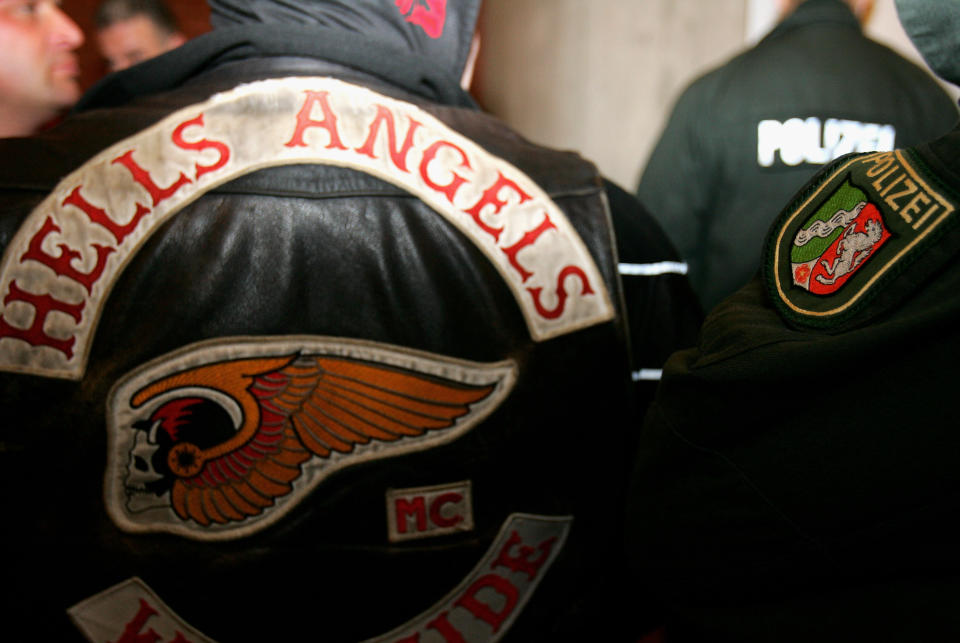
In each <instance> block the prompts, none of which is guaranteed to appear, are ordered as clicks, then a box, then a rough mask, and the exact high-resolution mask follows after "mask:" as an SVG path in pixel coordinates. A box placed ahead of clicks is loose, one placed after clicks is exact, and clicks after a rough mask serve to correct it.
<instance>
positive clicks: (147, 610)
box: [117, 598, 160, 643]
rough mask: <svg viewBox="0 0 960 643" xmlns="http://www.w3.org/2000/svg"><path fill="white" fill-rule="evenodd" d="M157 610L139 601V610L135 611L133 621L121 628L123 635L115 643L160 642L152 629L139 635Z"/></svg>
mask: <svg viewBox="0 0 960 643" xmlns="http://www.w3.org/2000/svg"><path fill="white" fill-rule="evenodd" d="M156 614H157V610H155V609H153V608H152V607H151V606H150V604H149V603H147V601H145V600H143V599H142V598H141V599H140V609H139V610H137V614H136V616H134V617H133V620H132V621H130V622H129V623H127V626H126V627H125V628H123V635H122V636H121V637H120V638H119V639H117V643H156V642H157V641H159V640H160V635H159V634H157V633H156V632H154V631H153V630H152V629H151V630H147V632H146V633H145V634H141V633H140V630H142V629H143V626H144V625H146V624H147V621H148V620H149V619H150V617H151V616H155V615H156Z"/></svg>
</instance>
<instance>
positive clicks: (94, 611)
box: [67, 578, 213, 643]
mask: <svg viewBox="0 0 960 643" xmlns="http://www.w3.org/2000/svg"><path fill="white" fill-rule="evenodd" d="M67 614H69V615H70V619H71V620H72V621H73V624H74V625H76V626H77V629H79V630H80V631H81V632H83V634H84V636H86V637H87V639H89V640H90V641H92V642H93V643H103V642H104V641H112V642H113V643H144V642H149V643H213V639H210V638H207V637H206V636H204V635H203V634H201V633H200V632H199V631H198V630H196V629H194V628H193V627H191V626H190V625H188V624H187V623H186V621H184V620H183V619H181V618H180V617H179V616H177V615H176V614H175V613H174V611H173V610H171V609H170V608H169V607H167V605H166V604H165V603H164V602H163V601H162V600H160V597H159V596H157V595H156V594H155V593H154V592H153V590H152V589H150V588H149V587H147V584H146V583H144V582H143V581H142V580H140V579H139V578H131V579H129V580H125V581H124V582H122V583H119V584H117V585H114V586H113V587H111V588H110V589H107V590H104V591H102V592H100V593H99V594H97V595H96V596H92V597H90V598H88V599H87V600H85V601H83V602H81V603H77V604H76V605H74V606H73V607H71V608H70V609H68V610H67Z"/></svg>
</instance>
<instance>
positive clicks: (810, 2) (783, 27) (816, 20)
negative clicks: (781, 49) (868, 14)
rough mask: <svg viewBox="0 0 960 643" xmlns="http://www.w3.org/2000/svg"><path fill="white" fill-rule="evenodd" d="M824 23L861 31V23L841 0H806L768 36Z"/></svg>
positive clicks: (772, 36)
mask: <svg viewBox="0 0 960 643" xmlns="http://www.w3.org/2000/svg"><path fill="white" fill-rule="evenodd" d="M823 23H835V24H838V25H844V26H847V27H850V28H853V29H856V30H857V31H860V23H859V22H857V18H856V16H854V15H853V12H852V11H851V10H850V7H848V6H847V5H846V4H845V3H843V2H842V1H841V0H806V2H804V3H802V4H801V5H800V6H798V7H797V8H796V9H795V10H794V11H793V13H791V14H790V15H788V16H787V17H786V18H784V19H783V20H782V21H781V22H780V24H778V25H777V26H776V27H775V28H774V30H773V31H772V32H771V33H770V34H769V35H768V36H767V37H768V38H775V37H778V36H780V35H782V34H784V33H786V32H788V31H792V30H794V29H798V28H801V27H806V26H808V25H812V24H823Z"/></svg>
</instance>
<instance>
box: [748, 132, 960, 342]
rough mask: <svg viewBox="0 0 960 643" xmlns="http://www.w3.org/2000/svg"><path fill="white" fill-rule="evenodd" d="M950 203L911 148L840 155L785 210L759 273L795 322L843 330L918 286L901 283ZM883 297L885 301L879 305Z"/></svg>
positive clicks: (941, 225)
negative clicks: (904, 274)
mask: <svg viewBox="0 0 960 643" xmlns="http://www.w3.org/2000/svg"><path fill="white" fill-rule="evenodd" d="M956 204H957V200H956V197H955V196H953V195H952V194H950V193H948V190H947V189H946V188H944V187H942V186H941V185H940V183H939V181H937V179H936V177H934V176H933V175H931V174H929V173H927V172H926V170H925V167H924V166H923V165H922V164H921V163H920V161H919V160H918V159H916V158H915V157H914V156H912V155H911V154H910V153H909V152H905V151H896V152H882V153H874V154H866V155H860V156H855V157H847V158H845V159H841V160H840V161H838V162H837V163H836V164H834V165H833V166H831V167H830V168H828V169H826V170H825V171H824V172H823V174H821V176H820V180H819V182H817V183H815V184H813V186H812V188H811V189H810V190H808V191H807V192H806V193H804V194H803V195H802V196H801V197H800V198H799V199H798V200H797V201H795V202H794V203H793V204H792V205H791V206H790V207H788V208H787V209H786V210H785V211H784V212H783V213H782V214H781V215H780V218H779V219H778V221H777V222H776V223H775V224H774V227H773V229H772V230H771V233H770V236H769V237H768V241H767V248H766V260H765V262H764V271H765V272H764V275H765V281H766V283H767V288H768V290H769V292H770V294H771V296H772V299H773V301H774V303H775V305H776V306H777V308H778V309H779V311H780V313H781V314H782V315H783V316H784V317H786V318H787V319H788V320H790V321H791V322H793V323H794V324H797V325H800V326H811V327H819V328H840V327H842V326H844V325H845V324H848V323H851V322H856V321H857V320H862V319H864V318H865V317H864V316H870V315H873V314H876V313H878V312H880V310H881V309H883V310H885V309H886V308H887V307H889V306H891V305H893V304H894V303H895V302H896V301H899V300H900V299H901V298H902V297H904V296H907V295H908V294H909V293H911V292H912V291H913V290H914V289H915V288H916V281H915V280H900V281H898V280H897V278H898V277H899V276H900V275H902V274H903V273H904V271H905V270H906V269H907V268H908V267H910V266H913V265H915V264H916V263H917V262H918V261H919V262H920V263H921V264H923V263H930V262H931V261H937V260H939V259H938V257H939V253H933V255H934V256H933V257H928V256H927V255H926V254H925V253H926V252H927V251H928V250H929V249H931V248H933V247H935V246H936V245H937V243H938V241H939V240H940V239H941V237H942V236H943V234H944V232H945V231H946V230H947V228H948V227H949V225H948V222H949V224H952V222H953V215H954V213H955V212H956ZM879 301H882V302H883V303H882V304H879V303H878V302H879Z"/></svg>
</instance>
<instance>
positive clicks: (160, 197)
mask: <svg viewBox="0 0 960 643" xmlns="http://www.w3.org/2000/svg"><path fill="white" fill-rule="evenodd" d="M111 163H119V164H120V165H122V166H123V167H125V168H127V170H129V171H130V174H131V175H132V176H133V180H134V181H136V182H137V183H139V184H140V185H142V186H143V187H144V188H146V190H147V192H149V193H150V198H151V199H153V206H154V207H156V206H157V205H158V204H159V203H161V202H162V201H165V200H167V199H169V198H170V197H172V196H173V195H174V194H175V193H176V192H177V190H179V189H180V188H182V187H183V186H184V185H186V184H187V183H193V181H191V180H190V179H188V178H187V177H186V175H184V174H183V172H181V173H180V178H178V179H177V180H176V181H174V182H173V183H172V184H170V185H168V186H167V187H165V188H161V187H160V186H158V185H157V184H156V182H154V180H153V177H151V176H150V173H149V172H147V171H146V170H144V169H143V168H142V167H140V165H139V164H138V163H137V162H136V161H134V160H133V150H130V151H129V152H126V153H125V154H123V155H121V156H119V157H117V158H115V159H113V160H112V161H111Z"/></svg>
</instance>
